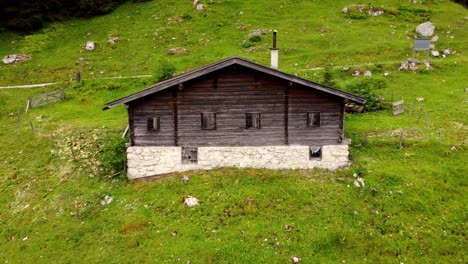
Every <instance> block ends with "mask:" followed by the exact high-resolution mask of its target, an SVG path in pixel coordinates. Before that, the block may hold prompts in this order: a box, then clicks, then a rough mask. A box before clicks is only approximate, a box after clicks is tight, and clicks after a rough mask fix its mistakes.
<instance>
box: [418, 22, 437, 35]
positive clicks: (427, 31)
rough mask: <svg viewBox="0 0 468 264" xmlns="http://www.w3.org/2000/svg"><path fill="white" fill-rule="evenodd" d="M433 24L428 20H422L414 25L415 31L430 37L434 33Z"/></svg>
mask: <svg viewBox="0 0 468 264" xmlns="http://www.w3.org/2000/svg"><path fill="white" fill-rule="evenodd" d="M434 31H435V26H434V25H433V24H432V23H431V22H430V21H427V22H424V23H422V24H420V25H419V26H417V27H416V32H417V33H419V34H421V35H422V36H423V37H431V36H432V35H434Z"/></svg>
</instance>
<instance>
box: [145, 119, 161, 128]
mask: <svg viewBox="0 0 468 264" xmlns="http://www.w3.org/2000/svg"><path fill="white" fill-rule="evenodd" d="M146 122H147V123H146V125H147V129H148V131H159V130H161V118H160V117H159V116H153V117H148V118H147V119H146Z"/></svg>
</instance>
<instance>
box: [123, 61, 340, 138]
mask: <svg viewBox="0 0 468 264" xmlns="http://www.w3.org/2000/svg"><path fill="white" fill-rule="evenodd" d="M342 101H343V99H342V98H339V97H336V96H333V95H329V94H326V93H323V92H320V91H315V90H312V89H310V88H306V87H303V86H301V85H297V84H295V85H294V86H290V82H288V81H287V80H284V79H281V78H278V77H275V76H271V75H268V74H265V73H261V72H257V71H255V70H252V69H249V68H246V67H243V66H239V65H235V66H230V67H226V68H223V69H221V70H218V71H216V72H212V73H209V74H206V75H204V76H201V77H198V78H195V79H192V80H189V81H187V82H185V83H183V85H182V86H173V87H171V88H169V89H166V90H163V91H160V92H157V93H156V94H153V95H150V96H146V97H143V98H140V99H138V100H135V101H132V102H131V103H130V104H129V108H130V109H131V111H130V110H129V119H130V120H129V121H130V122H129V123H130V130H131V137H132V140H131V143H132V145H137V146H177V145H178V146H268V145H269V146H275V145H285V144H288V143H289V144H291V145H294V144H300V145H324V144H337V141H338V139H339V138H340V136H342V129H341V128H340V126H342V121H343V120H342V119H343V118H342V114H341V113H342V110H343V109H344V105H343V104H342ZM203 112H212V113H216V129H212V130H211V129H210V130H207V129H202V127H201V113H203ZM307 112H320V113H321V116H320V118H321V126H320V127H318V128H311V127H307ZM246 113H261V128H260V129H257V128H250V129H246ZM153 116H158V117H159V118H160V130H159V131H149V130H148V129H147V119H148V118H149V117H153ZM340 122H341V123H340ZM286 124H288V125H287V126H286Z"/></svg>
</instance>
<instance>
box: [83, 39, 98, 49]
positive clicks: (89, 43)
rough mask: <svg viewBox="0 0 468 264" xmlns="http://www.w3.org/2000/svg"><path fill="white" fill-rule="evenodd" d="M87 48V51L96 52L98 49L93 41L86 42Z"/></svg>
mask: <svg viewBox="0 0 468 264" xmlns="http://www.w3.org/2000/svg"><path fill="white" fill-rule="evenodd" d="M85 48H86V50H94V49H95V48H96V44H95V43H94V42H93V41H86V45H85Z"/></svg>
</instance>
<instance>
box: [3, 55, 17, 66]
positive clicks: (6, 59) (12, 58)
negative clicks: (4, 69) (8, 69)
mask: <svg viewBox="0 0 468 264" xmlns="http://www.w3.org/2000/svg"><path fill="white" fill-rule="evenodd" d="M15 62H16V54H12V55H6V56H5V57H3V63H5V64H12V63H15Z"/></svg>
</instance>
